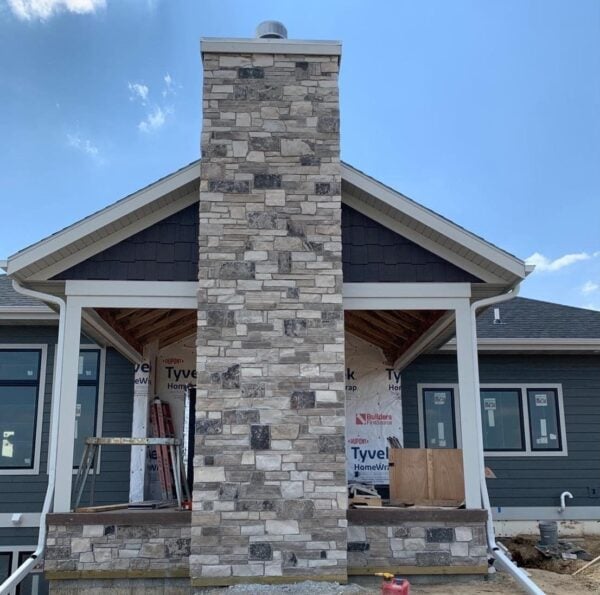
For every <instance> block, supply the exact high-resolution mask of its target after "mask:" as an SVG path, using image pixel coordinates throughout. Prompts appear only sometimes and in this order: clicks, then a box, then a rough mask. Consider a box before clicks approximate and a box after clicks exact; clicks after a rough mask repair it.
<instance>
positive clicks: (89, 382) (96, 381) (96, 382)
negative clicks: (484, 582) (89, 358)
mask: <svg viewBox="0 0 600 595" xmlns="http://www.w3.org/2000/svg"><path fill="white" fill-rule="evenodd" d="M90 352H93V353H97V354H98V357H97V359H96V377H95V379H94V380H86V379H85V378H80V377H79V374H78V375H77V390H79V387H80V386H93V387H95V388H96V396H95V403H94V433H96V430H97V428H98V403H99V401H100V368H101V366H100V360H101V359H102V349H100V348H98V347H86V348H83V349H80V350H79V355H80V356H81V354H82V353H90ZM80 463H81V459H80V460H79V461H73V469H79V464H80ZM97 464H98V461H96V464H95V466H96V465H97Z"/></svg>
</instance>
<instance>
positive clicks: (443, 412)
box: [423, 388, 456, 448]
mask: <svg viewBox="0 0 600 595" xmlns="http://www.w3.org/2000/svg"><path fill="white" fill-rule="evenodd" d="M423 412H424V416H423V417H424V435H425V447H426V448H456V429H455V424H454V391H453V389H451V388H435V389H425V390H423Z"/></svg>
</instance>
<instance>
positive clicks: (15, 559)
mask: <svg viewBox="0 0 600 595" xmlns="http://www.w3.org/2000/svg"><path fill="white" fill-rule="evenodd" d="M36 547H37V546H35V545H2V546H0V553H1V554H6V553H9V554H12V560H11V561H10V572H11V574H12V573H13V572H15V570H17V568H18V567H19V554H20V553H22V552H35V548H36ZM42 573H43V571H42V569H41V568H39V567H34V569H33V570H32V571H31V574H32V575H33V576H34V577H36V576H42ZM37 583H38V581H35V580H34V581H33V585H32V587H33V588H32V590H31V591H32V595H37V593H38V587H39V585H38V584H37ZM16 592H17V587H15V588H14V589H11V590H10V591H8V592H7V594H6V595H15V594H16Z"/></svg>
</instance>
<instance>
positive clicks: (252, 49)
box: [200, 37, 342, 56]
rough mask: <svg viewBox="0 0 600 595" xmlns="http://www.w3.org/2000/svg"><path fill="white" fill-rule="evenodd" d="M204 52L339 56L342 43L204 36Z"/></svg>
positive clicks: (201, 42) (201, 49)
mask: <svg viewBox="0 0 600 595" xmlns="http://www.w3.org/2000/svg"><path fill="white" fill-rule="evenodd" d="M200 53H201V54H202V55H204V54H302V55H310V56H341V54H342V43H341V42H340V41H327V40H323V41H321V40H306V41H305V40H301V39H262V38H256V39H228V38H218V37H215V38H213V37H204V38H202V39H201V40H200Z"/></svg>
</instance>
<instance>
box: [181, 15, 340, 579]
mask: <svg viewBox="0 0 600 595" xmlns="http://www.w3.org/2000/svg"><path fill="white" fill-rule="evenodd" d="M268 29H269V28H268V27H267V30H268ZM281 30H282V29H281V27H280V28H278V29H277V31H281ZM283 30H284V31H285V28H283ZM263 31H264V27H263ZM271 37H273V36H271ZM340 51H341V47H340V44H339V43H338V42H331V41H318V42H317V41H295V40H288V39H277V38H262V39H233V40H232V39H205V40H203V41H202V59H203V64H204V88H203V104H202V109H203V130H202V165H201V168H202V169H201V171H202V173H201V185H200V260H199V292H198V391H197V410H196V451H195V455H196V456H195V460H194V504H193V513H192V516H193V520H192V555H191V556H190V568H191V576H192V584H193V585H195V586H198V587H199V586H206V585H228V584H234V583H238V582H269V583H272V582H290V581H294V580H304V579H311V578H319V579H331V580H343V579H345V577H346V506H347V502H346V501H347V495H346V473H345V455H344V424H345V417H344V398H345V392H344V327H343V309H342V261H341V250H342V243H341V196H340V187H341V179H340V135H339V100H338V71H339V62H340Z"/></svg>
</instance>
